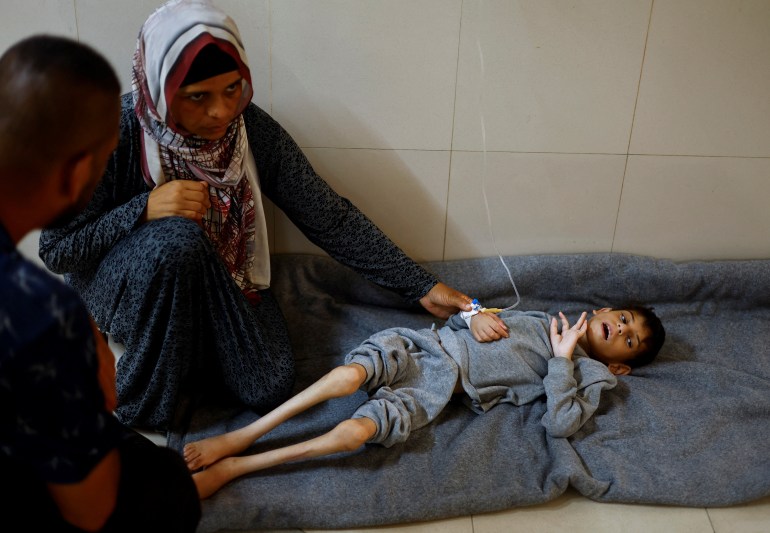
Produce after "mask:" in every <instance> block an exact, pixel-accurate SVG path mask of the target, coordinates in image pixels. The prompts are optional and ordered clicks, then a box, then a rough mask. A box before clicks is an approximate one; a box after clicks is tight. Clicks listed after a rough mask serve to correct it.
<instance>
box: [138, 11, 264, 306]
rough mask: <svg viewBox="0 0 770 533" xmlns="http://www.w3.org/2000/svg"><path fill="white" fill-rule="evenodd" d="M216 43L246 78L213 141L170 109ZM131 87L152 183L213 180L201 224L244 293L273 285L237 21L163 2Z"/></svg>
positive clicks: (143, 41) (144, 37) (143, 39)
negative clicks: (190, 129) (185, 126)
mask: <svg viewBox="0 0 770 533" xmlns="http://www.w3.org/2000/svg"><path fill="white" fill-rule="evenodd" d="M212 45H213V46H216V47H217V48H218V49H219V50H220V51H221V52H224V53H225V54H227V56H229V57H230V58H232V61H228V62H227V63H228V65H229V66H232V70H236V69H237V70H238V72H239V73H240V75H241V77H242V78H243V81H242V83H243V87H242V89H243V91H242V97H241V102H240V104H239V108H238V112H237V117H236V118H235V119H234V120H233V121H232V122H231V123H230V126H229V127H228V129H227V132H226V133H225V135H224V136H223V137H222V138H221V139H218V140H216V141H209V140H206V139H202V138H200V137H196V136H194V135H189V134H187V132H183V131H182V130H181V129H180V127H179V126H178V125H177V124H176V123H175V122H174V119H173V117H172V116H171V113H170V108H171V102H172V100H173V98H174V95H175V94H176V92H177V90H178V89H179V88H180V87H181V86H182V84H183V82H185V83H188V81H185V78H187V76H188V72H189V70H190V67H191V66H192V65H193V64H194V61H195V59H196V57H197V56H198V54H199V52H201V50H204V49H206V50H207V51H208V50H211V48H212ZM215 52H216V51H215ZM217 53H219V52H217ZM220 55H221V53H220ZM229 66H228V67H226V68H230V67H229ZM215 68H216V67H215ZM204 72H205V69H204ZM214 72H217V71H216V70H214ZM217 73H222V72H217ZM214 75H215V74H214ZM209 77H211V76H209ZM132 92H133V100H134V110H135V112H136V116H137V118H138V119H139V122H140V124H141V126H142V129H143V132H144V134H143V138H142V172H143V174H144V179H145V181H146V182H147V184H148V185H150V187H157V186H160V185H162V184H164V183H166V182H168V181H171V180H174V179H190V180H199V181H205V182H206V183H208V184H209V194H210V197H211V209H209V211H208V213H206V215H205V216H204V217H203V227H204V229H205V230H206V233H207V235H208V236H209V238H210V239H211V241H212V242H213V243H214V246H215V247H216V249H217V251H218V252H219V255H220V257H221V259H222V261H223V262H224V264H225V266H226V267H227V269H228V270H229V272H230V274H231V275H232V277H233V279H234V280H235V281H236V283H238V285H239V286H240V287H241V288H242V289H243V290H244V292H245V293H246V294H247V296H252V295H253V292H254V291H255V289H262V288H265V287H267V286H269V283H270V281H269V280H270V263H269V251H268V247H267V230H266V227H265V219H264V211H263V208H262V201H261V197H260V194H259V188H258V187H259V185H258V180H257V169H256V165H255V164H254V159H253V155H252V154H251V151H250V148H249V145H248V140H247V138H246V127H245V124H244V120H243V116H242V114H241V113H242V112H243V110H244V109H245V108H246V106H247V105H248V104H249V101H250V100H251V97H252V95H253V90H252V87H251V73H250V71H249V67H248V62H247V59H246V53H245V51H244V48H243V44H242V42H241V37H240V33H239V32H238V28H237V26H236V25H235V22H234V21H233V20H232V19H231V18H230V17H228V16H227V15H226V14H225V13H223V12H222V11H220V10H219V9H218V8H216V7H214V6H213V5H212V4H211V3H210V2H209V1H207V0H172V1H170V2H168V3H166V4H164V5H163V6H161V7H160V8H158V9H157V10H156V11H155V12H154V13H153V14H152V15H150V17H149V18H148V19H147V21H146V22H145V23H144V25H143V26H142V29H141V31H140V32H139V37H138V39H137V46H136V53H135V54H134V63H133V86H132Z"/></svg>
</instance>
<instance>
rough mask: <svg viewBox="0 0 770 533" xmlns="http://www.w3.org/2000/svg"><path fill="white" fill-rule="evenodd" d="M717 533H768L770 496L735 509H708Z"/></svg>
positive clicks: (769, 527) (769, 528)
mask: <svg viewBox="0 0 770 533" xmlns="http://www.w3.org/2000/svg"><path fill="white" fill-rule="evenodd" d="M707 512H708V515H709V517H710V518H711V524H712V525H713V526H714V531H715V533H767V532H768V531H770V496H768V497H766V498H762V499H761V500H758V501H756V502H752V503H748V504H745V505H736V506H734V507H719V508H710V509H707Z"/></svg>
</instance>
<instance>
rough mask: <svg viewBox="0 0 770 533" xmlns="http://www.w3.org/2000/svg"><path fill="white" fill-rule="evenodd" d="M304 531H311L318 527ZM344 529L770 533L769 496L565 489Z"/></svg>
mask: <svg viewBox="0 0 770 533" xmlns="http://www.w3.org/2000/svg"><path fill="white" fill-rule="evenodd" d="M306 531H307V532H308V533H309V532H311V531H313V532H314V533H315V532H320V531H321V530H306ZM323 531H327V532H331V531H338V530H323ZM339 531H343V530H339ZM344 531H345V533H359V532H360V533H363V532H372V533H373V532H388V533H395V532H397V533H509V532H510V533H516V532H521V533H619V532H623V533H637V532H638V533H658V532H660V533H669V532H670V533H770V497H768V498H764V499H762V500H760V501H758V502H754V503H751V504H748V505H741V506H736V507H730V508H711V509H702V508H684V507H663V506H648V505H625V504H611V503H596V502H593V501H590V500H588V499H586V498H584V497H582V496H580V495H578V494H577V493H576V492H573V491H568V492H567V493H566V494H565V495H563V496H561V497H560V498H557V499H556V500H554V501H552V502H549V503H546V504H543V505H538V506H533V507H524V508H519V509H513V510H510V511H504V512H499V513H491V514H484V515H475V516H467V517H461V518H455V519H451V520H440V521H436V522H424V523H420V524H409V525H402V526H385V527H377V528H363V529H346V530H344Z"/></svg>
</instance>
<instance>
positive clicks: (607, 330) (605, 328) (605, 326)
mask: <svg viewBox="0 0 770 533" xmlns="http://www.w3.org/2000/svg"><path fill="white" fill-rule="evenodd" d="M602 330H603V331H604V340H605V341H606V340H607V339H609V338H610V326H609V324H607V323H606V322H602Z"/></svg>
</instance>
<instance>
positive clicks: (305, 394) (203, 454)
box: [184, 363, 366, 471]
mask: <svg viewBox="0 0 770 533" xmlns="http://www.w3.org/2000/svg"><path fill="white" fill-rule="evenodd" d="M365 380H366V370H365V369H364V368H363V367H362V366H361V365H358V364H355V363H352V364H349V365H344V366H339V367H337V368H334V369H332V370H331V371H330V372H329V373H328V374H326V375H324V376H323V377H321V379H319V380H318V381H316V382H315V383H313V384H312V385H310V386H309V387H308V388H306V389H305V390H303V391H302V392H300V393H298V394H297V395H296V396H293V397H292V398H289V399H288V400H286V402H284V403H283V404H281V405H279V406H278V407H276V408H275V409H273V410H272V411H270V412H269V413H267V414H266V415H264V416H262V417H260V418H259V419H257V420H255V421H254V422H252V423H251V424H249V425H248V426H244V427H242V428H240V429H236V430H235V431H231V432H229V433H225V434H223V435H217V436H215V437H209V438H207V439H203V440H199V441H196V442H191V443H189V444H186V445H185V447H184V459H185V461H186V462H187V467H188V468H189V469H190V470H193V471H195V470H198V469H200V468H203V467H205V466H208V465H210V464H213V463H215V462H216V461H218V460H220V459H222V458H223V457H228V456H230V455H234V454H237V453H240V452H242V451H244V450H246V449H247V448H248V447H249V446H251V444H252V443H253V442H254V441H255V440H257V439H258V438H260V437H262V436H263V435H265V434H266V433H268V432H269V431H271V430H272V429H274V428H276V427H277V426H278V425H280V424H282V423H283V422H285V421H286V420H289V419H290V418H292V417H293V416H295V415H297V414H299V413H301V412H303V411H306V410H307V409H309V408H310V407H313V406H314V405H317V404H319V403H321V402H323V401H326V400H329V399H331V398H339V397H342V396H348V395H350V394H353V393H354V392H356V391H357V390H358V388H359V387H360V386H361V384H362V383H363V382H364V381H365Z"/></svg>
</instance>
